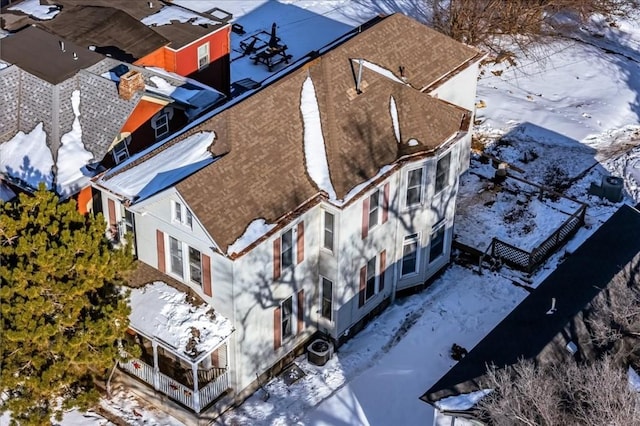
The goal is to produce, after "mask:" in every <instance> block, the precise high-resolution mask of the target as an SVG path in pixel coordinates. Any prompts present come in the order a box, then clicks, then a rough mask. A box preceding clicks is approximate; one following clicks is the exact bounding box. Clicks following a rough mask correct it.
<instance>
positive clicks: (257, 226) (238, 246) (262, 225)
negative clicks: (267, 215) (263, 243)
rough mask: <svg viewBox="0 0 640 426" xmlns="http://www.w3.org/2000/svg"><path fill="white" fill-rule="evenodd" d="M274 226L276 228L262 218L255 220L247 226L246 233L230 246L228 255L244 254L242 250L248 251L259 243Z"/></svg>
mask: <svg viewBox="0 0 640 426" xmlns="http://www.w3.org/2000/svg"><path fill="white" fill-rule="evenodd" d="M274 226H276V225H275V224H274V223H271V224H269V223H267V222H266V221H265V220H264V219H262V218H260V219H255V220H254V221H253V222H251V223H250V224H249V226H247V229H246V230H245V231H244V233H243V234H242V235H241V236H240V237H238V239H237V240H235V241H234V243H233V244H231V245H230V246H229V248H228V249H227V254H228V255H232V254H236V253H240V252H242V250H244V249H246V248H247V247H249V246H250V245H251V244H253V243H255V242H256V241H258V240H259V239H260V237H262V236H263V235H265V234H266V233H267V232H269V231H271V230H272V229H273V227H274Z"/></svg>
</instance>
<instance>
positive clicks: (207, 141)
mask: <svg viewBox="0 0 640 426" xmlns="http://www.w3.org/2000/svg"><path fill="white" fill-rule="evenodd" d="M214 139H215V133H213V132H199V133H196V134H193V135H191V136H189V137H187V138H186V139H184V140H182V141H180V142H178V143H176V144H174V145H172V146H170V147H169V148H167V149H165V150H163V151H161V152H159V153H158V154H157V155H154V156H152V157H150V158H149V159H147V160H146V161H143V162H141V163H140V164H138V165H136V166H135V167H132V168H130V169H127V170H124V171H122V172H120V168H119V167H117V168H114V170H113V171H112V173H110V174H107V175H106V176H105V177H103V178H101V179H100V180H99V181H98V184H99V185H101V186H102V187H104V188H106V189H108V190H109V191H111V192H113V193H115V194H118V195H120V196H123V197H126V198H128V199H129V200H134V199H135V200H136V201H140V200H143V199H145V198H147V197H150V196H151V195H154V194H156V193H157V192H159V191H161V190H163V189H165V188H168V187H170V186H172V185H174V184H175V183H176V182H178V181H179V180H181V179H183V178H185V177H187V176H189V175H190V174H192V173H195V172H196V171H198V170H200V169H201V168H203V167H204V166H206V165H208V164H211V163H212V162H213V155H212V154H211V152H210V151H209V149H208V148H209V146H210V145H211V144H212V143H213V141H214ZM118 172H119V173H118ZM112 176H113V177H112Z"/></svg>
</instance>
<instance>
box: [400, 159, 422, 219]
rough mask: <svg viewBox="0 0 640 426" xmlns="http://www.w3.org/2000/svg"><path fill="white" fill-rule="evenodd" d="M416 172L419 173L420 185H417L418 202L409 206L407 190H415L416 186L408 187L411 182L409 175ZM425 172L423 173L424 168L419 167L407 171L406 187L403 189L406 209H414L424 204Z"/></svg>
mask: <svg viewBox="0 0 640 426" xmlns="http://www.w3.org/2000/svg"><path fill="white" fill-rule="evenodd" d="M416 171H420V183H419V184H418V186H417V187H418V191H419V194H418V201H417V202H415V203H412V204H409V190H410V189H412V188H416V186H410V182H411V178H410V176H411V173H413V172H416ZM425 175H426V174H425V172H424V166H420V167H415V168H412V169H409V170H407V172H406V174H405V176H406V187H405V193H404V205H405V207H406V208H407V209H411V208H415V207H418V206H420V205H422V203H423V202H424V187H425Z"/></svg>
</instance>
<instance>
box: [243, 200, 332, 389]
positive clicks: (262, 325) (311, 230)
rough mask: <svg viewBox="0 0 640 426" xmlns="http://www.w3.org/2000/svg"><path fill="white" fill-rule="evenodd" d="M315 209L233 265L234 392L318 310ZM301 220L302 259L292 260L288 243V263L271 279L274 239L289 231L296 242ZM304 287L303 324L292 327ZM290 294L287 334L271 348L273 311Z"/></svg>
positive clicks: (293, 340) (287, 347) (299, 336)
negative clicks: (291, 230) (289, 318)
mask: <svg viewBox="0 0 640 426" xmlns="http://www.w3.org/2000/svg"><path fill="white" fill-rule="evenodd" d="M319 211H320V210H319V208H318V207H315V208H313V209H311V210H309V211H307V212H306V213H304V214H303V215H301V216H300V217H298V218H295V219H293V220H292V221H291V222H290V223H289V224H287V225H286V226H285V227H284V228H282V229H281V230H279V231H278V232H276V233H275V234H274V235H272V236H271V237H270V238H268V239H266V240H265V241H263V242H262V243H260V244H259V245H258V246H256V247H255V248H254V249H253V250H251V251H250V252H249V253H247V254H245V255H244V256H242V257H240V258H238V259H236V260H235V261H234V264H233V288H234V294H235V315H234V318H235V324H234V326H235V329H236V331H235V333H234V336H233V338H234V340H235V343H236V345H237V346H236V351H237V353H236V355H237V361H238V362H237V364H236V368H237V371H236V373H237V386H238V387H237V390H238V391H241V390H242V389H244V388H245V387H246V386H248V385H249V384H250V383H251V382H253V381H255V380H256V373H257V374H261V373H263V372H264V371H266V370H267V369H268V368H270V367H271V366H273V365H274V364H275V363H277V362H278V361H279V360H280V359H281V358H283V357H284V356H286V355H287V354H288V353H290V352H291V351H292V350H293V349H294V347H295V346H296V345H298V344H299V343H301V342H302V341H304V340H305V339H306V338H307V337H309V336H310V335H311V334H312V333H313V332H314V331H315V323H314V321H313V319H314V318H315V315H316V314H315V312H316V311H317V309H318V302H317V300H318V294H317V289H318V285H317V277H318V247H319V244H320V242H319V240H318V234H319V232H318V231H319V226H320V224H319V217H320V216H319ZM299 223H304V260H302V262H300V263H297V262H296V260H297V259H296V257H297V250H298V247H297V244H296V246H295V247H294V251H293V257H294V266H293V267H292V268H289V269H284V268H283V269H282V270H281V276H280V277H279V278H278V279H276V280H274V261H273V258H274V241H275V240H277V239H279V238H280V236H281V235H282V234H283V232H285V231H287V230H289V229H294V230H296V231H294V241H296V240H297V238H296V232H297V229H298V224H299ZM300 290H303V291H304V293H303V294H304V307H303V313H304V323H303V327H302V329H301V330H298V327H297V326H298V324H297V323H298V321H297V312H298V307H297V297H298V296H297V295H298V292H299V291H300ZM289 297H292V298H293V315H292V325H293V336H291V337H290V338H288V339H282V345H281V346H280V347H279V348H277V349H275V348H274V328H275V318H274V312H275V310H276V308H277V307H279V306H280V303H281V302H282V301H284V300H285V299H287V298H289Z"/></svg>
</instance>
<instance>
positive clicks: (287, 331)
mask: <svg viewBox="0 0 640 426" xmlns="http://www.w3.org/2000/svg"><path fill="white" fill-rule="evenodd" d="M281 330H282V340H284V339H286V338H287V337H290V336H293V296H291V297H289V298H288V299H286V300H284V301H283V302H282V328H281Z"/></svg>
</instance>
